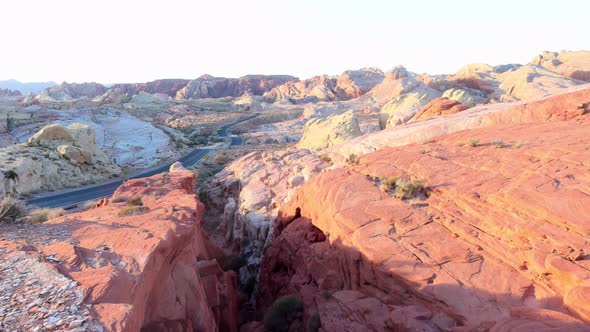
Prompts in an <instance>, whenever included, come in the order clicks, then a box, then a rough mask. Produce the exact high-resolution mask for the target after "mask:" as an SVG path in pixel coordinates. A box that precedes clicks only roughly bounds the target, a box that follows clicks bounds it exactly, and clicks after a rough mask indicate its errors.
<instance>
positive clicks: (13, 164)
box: [0, 124, 121, 194]
mask: <svg viewBox="0 0 590 332" xmlns="http://www.w3.org/2000/svg"><path fill="white" fill-rule="evenodd" d="M0 169H2V170H4V171H8V170H12V171H14V172H16V174H17V175H18V189H19V191H20V193H23V194H28V193H34V192H39V191H50V190H55V189H60V188H68V187H77V186H80V185H83V184H89V183H93V182H97V181H104V180H107V179H109V178H111V177H113V176H115V175H117V174H119V173H120V172H121V169H119V167H117V166H116V165H114V164H113V163H112V162H111V160H110V159H109V158H108V157H107V156H106V154H105V153H104V152H103V151H102V150H100V149H99V148H97V146H96V141H95V133H94V129H93V128H92V127H90V126H87V125H82V124H72V125H70V126H68V127H64V126H62V125H59V124H53V125H49V126H46V127H44V128H43V129H41V130H40V131H39V132H37V133H36V134H35V135H33V136H32V137H31V138H29V140H28V141H27V142H26V143H25V144H17V145H10V146H8V147H5V148H2V149H0Z"/></svg>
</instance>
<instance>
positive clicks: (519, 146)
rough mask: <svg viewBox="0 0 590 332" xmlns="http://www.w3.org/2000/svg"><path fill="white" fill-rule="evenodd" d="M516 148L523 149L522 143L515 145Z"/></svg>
mask: <svg viewBox="0 0 590 332" xmlns="http://www.w3.org/2000/svg"><path fill="white" fill-rule="evenodd" d="M514 148H515V149H520V148H522V143H516V144H514Z"/></svg>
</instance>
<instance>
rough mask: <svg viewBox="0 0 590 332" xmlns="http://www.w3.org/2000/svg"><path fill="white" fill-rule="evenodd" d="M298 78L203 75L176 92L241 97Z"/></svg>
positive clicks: (188, 95)
mask: <svg viewBox="0 0 590 332" xmlns="http://www.w3.org/2000/svg"><path fill="white" fill-rule="evenodd" d="M296 79H297V78H295V77H293V76H288V75H268V76H267V75H247V76H243V77H240V78H224V77H213V76H211V75H203V76H201V77H199V78H197V79H195V80H192V81H190V82H188V84H187V85H186V86H185V87H184V88H182V89H181V90H179V91H178V92H177V93H176V99H199V98H221V97H239V96H241V95H243V94H244V93H246V92H248V93H251V94H253V95H262V94H264V93H265V92H267V91H270V90H271V89H272V88H274V87H276V86H279V85H281V84H284V83H286V82H289V81H293V80H296Z"/></svg>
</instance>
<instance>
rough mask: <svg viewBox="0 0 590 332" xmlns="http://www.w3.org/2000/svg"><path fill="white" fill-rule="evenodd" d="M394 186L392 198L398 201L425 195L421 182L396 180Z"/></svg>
mask: <svg viewBox="0 0 590 332" xmlns="http://www.w3.org/2000/svg"><path fill="white" fill-rule="evenodd" d="M395 185H396V186H395V193H394V196H395V197H396V198H399V199H410V198H415V197H418V196H426V194H427V192H426V188H425V187H424V181H423V180H411V181H404V180H397V181H396V182H395Z"/></svg>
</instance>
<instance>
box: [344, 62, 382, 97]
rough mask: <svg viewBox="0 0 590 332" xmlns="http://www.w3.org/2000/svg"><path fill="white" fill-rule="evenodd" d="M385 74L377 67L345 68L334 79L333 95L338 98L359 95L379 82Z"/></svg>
mask: <svg viewBox="0 0 590 332" xmlns="http://www.w3.org/2000/svg"><path fill="white" fill-rule="evenodd" d="M384 78H385V75H384V74H383V72H382V71H381V70H379V69H377V68H363V69H359V70H347V71H345V72H344V73H342V75H340V76H338V78H337V79H336V88H335V95H336V98H337V99H338V100H349V99H352V98H356V97H360V96H361V95H363V94H365V93H366V92H367V91H369V90H371V89H372V88H373V87H374V86H375V85H377V84H379V83H381V82H382V81H383V79H384Z"/></svg>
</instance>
